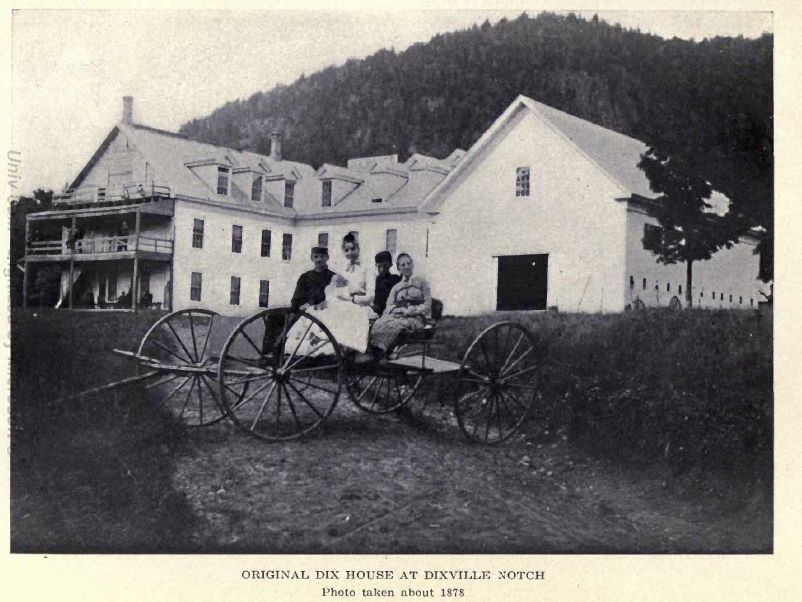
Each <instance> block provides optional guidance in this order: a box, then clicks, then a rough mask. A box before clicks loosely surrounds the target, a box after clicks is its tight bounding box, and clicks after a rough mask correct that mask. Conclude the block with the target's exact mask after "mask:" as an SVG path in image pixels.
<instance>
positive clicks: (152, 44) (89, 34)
mask: <svg viewBox="0 0 802 602" xmlns="http://www.w3.org/2000/svg"><path fill="white" fill-rule="evenodd" d="M521 12H522V11H521V10H520V9H517V10H425V11H422V10H415V11H394V12H382V11H364V10H362V11H347V10H337V11H322V10H316V11H297V10H296V11H242V12H232V11H99V10H59V11H54V10H20V11H15V13H14V16H13V20H12V40H11V81H12V91H11V96H12V104H11V128H12V133H11V136H12V140H11V144H12V149H13V150H15V151H18V152H21V153H22V163H21V165H20V172H19V174H20V176H21V177H22V180H21V182H20V186H19V189H18V190H16V191H13V192H16V193H17V194H30V192H31V191H32V190H34V189H36V188H45V189H48V188H52V189H54V190H57V191H58V190H61V189H62V188H63V187H64V185H65V183H66V182H67V181H69V182H72V180H73V179H74V178H75V176H76V175H77V174H78V172H79V171H80V170H81V168H82V167H83V166H84V164H85V163H86V162H87V161H88V160H89V158H90V157H91V156H92V154H93V153H94V151H95V150H96V149H97V147H98V146H99V145H100V143H101V142H102V141H103V139H104V138H105V137H106V135H107V134H108V133H109V131H110V130H111V128H112V127H113V126H114V124H115V123H117V121H119V119H120V116H121V113H122V97H123V96H124V95H131V96H133V97H134V120H135V121H136V122H137V123H143V124H146V125H150V126H152V127H157V128H162V129H166V130H170V131H177V130H178V128H179V127H180V126H181V125H182V124H183V123H185V122H187V121H189V120H190V119H193V118H196V117H203V116H205V115H207V114H209V113H210V112H212V111H213V110H214V109H215V108H217V107H219V106H221V105H222V104H224V103H225V102H227V101H231V100H235V99H238V98H240V99H245V98H248V97H249V96H251V95H252V94H254V93H255V92H258V91H267V90H269V89H271V88H273V87H274V86H276V85H278V84H290V83H292V82H293V81H295V80H296V79H297V78H298V77H300V76H301V75H302V74H306V75H309V74H311V73H314V72H315V71H318V70H320V69H322V68H325V67H327V66H330V65H341V64H343V63H344V62H345V61H346V60H348V59H349V58H358V59H359V58H364V57H366V56H369V55H370V54H373V53H374V52H376V51H377V50H379V49H381V48H394V49H395V50H396V51H401V50H404V49H406V48H407V47H409V46H410V45H412V44H415V43H417V42H427V41H428V40H429V39H431V38H432V37H433V36H434V35H436V34H438V33H445V32H448V31H454V30H457V29H464V28H467V27H470V26H471V25H473V24H474V23H480V24H481V23H482V22H483V21H485V20H486V19H487V20H489V21H490V22H491V23H495V22H497V21H498V20H499V19H501V18H502V17H507V18H511V19H512V18H515V17H517V16H518V15H519V14H520V13H521ZM528 12H529V14H530V15H535V14H537V11H528ZM578 14H580V15H581V16H584V17H585V18H588V19H590V18H591V17H592V16H593V15H594V14H599V17H600V19H603V20H605V21H608V22H610V23H619V24H621V26H622V27H625V28H639V29H640V30H641V31H643V32H648V33H654V34H656V35H660V36H662V37H667V38H670V37H674V36H677V37H682V38H686V39H691V38H692V39H696V40H701V39H703V38H705V37H713V36H716V35H731V36H736V35H744V36H746V37H757V36H759V35H761V34H762V33H763V32H771V31H772V30H773V29H772V27H773V23H772V16H771V13H769V12H736V11H730V12H680V11H671V12H668V11H640V12H623V11H618V12H612V11H584V12H583V11H579V12H578Z"/></svg>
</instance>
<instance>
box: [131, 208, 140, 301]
mask: <svg viewBox="0 0 802 602" xmlns="http://www.w3.org/2000/svg"><path fill="white" fill-rule="evenodd" d="M138 215H139V214H138V213H137V216H138ZM138 221H139V220H137V222H138ZM134 253H136V251H134ZM138 271H139V257H137V256H136V254H134V276H133V279H132V280H131V309H133V310H134V311H136V302H137V301H139V282H138V280H137V272H138Z"/></svg>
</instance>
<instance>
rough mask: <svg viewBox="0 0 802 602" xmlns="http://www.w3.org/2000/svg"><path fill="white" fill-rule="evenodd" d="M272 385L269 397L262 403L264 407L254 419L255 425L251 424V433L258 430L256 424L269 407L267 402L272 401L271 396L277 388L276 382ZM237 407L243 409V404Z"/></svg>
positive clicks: (266, 396) (268, 393)
mask: <svg viewBox="0 0 802 602" xmlns="http://www.w3.org/2000/svg"><path fill="white" fill-rule="evenodd" d="M271 385H272V386H271V387H270V390H269V391H268V392H267V395H265V400H264V401H263V402H262V406H261V407H260V408H259V411H258V412H257V413H256V416H255V417H254V419H253V424H251V428H250V430H251V432H253V430H254V429H255V428H256V423H257V422H259V418H261V417H262V414H263V413H264V411H265V408H266V407H267V402H268V401H270V396H271V395H273V391H274V390H275V388H276V381H273V382H272V383H271ZM265 387H267V385H265ZM265 387H262V389H260V391H263V390H264V388H265ZM280 401H281V400H280V399H279V402H280ZM237 407H240V408H241V407H242V404H239V405H238V406H237Z"/></svg>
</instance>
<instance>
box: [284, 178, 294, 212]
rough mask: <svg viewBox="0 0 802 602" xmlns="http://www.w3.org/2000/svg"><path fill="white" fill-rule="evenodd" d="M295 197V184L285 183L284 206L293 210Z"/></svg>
mask: <svg viewBox="0 0 802 602" xmlns="http://www.w3.org/2000/svg"><path fill="white" fill-rule="evenodd" d="M294 195H295V182H284V206H285V207H289V208H292V200H293V196H294Z"/></svg>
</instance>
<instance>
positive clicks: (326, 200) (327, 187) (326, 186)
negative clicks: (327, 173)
mask: <svg viewBox="0 0 802 602" xmlns="http://www.w3.org/2000/svg"><path fill="white" fill-rule="evenodd" d="M323 206H324V207H331V180H326V181H324V182H323Z"/></svg>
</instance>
